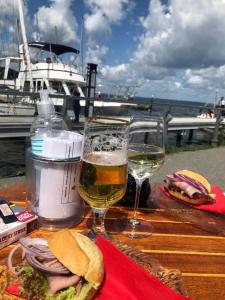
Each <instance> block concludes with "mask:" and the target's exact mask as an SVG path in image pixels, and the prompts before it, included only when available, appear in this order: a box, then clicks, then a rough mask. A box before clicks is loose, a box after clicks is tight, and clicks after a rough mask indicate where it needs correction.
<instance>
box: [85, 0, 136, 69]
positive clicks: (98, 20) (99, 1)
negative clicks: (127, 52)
mask: <svg viewBox="0 0 225 300" xmlns="http://www.w3.org/2000/svg"><path fill="white" fill-rule="evenodd" d="M84 3H85V5H86V7H87V9H88V10H89V12H88V13H86V14H85V16H84V27H85V33H86V36H87V56H88V58H89V59H93V60H95V61H96V49H98V48H100V49H102V50H104V51H101V54H103V52H104V53H105V55H106V53H107V51H105V50H106V48H107V47H106V46H105V45H104V43H105V42H106V40H107V38H108V37H109V36H110V35H111V32H112V26H113V25H118V24H120V22H121V21H122V20H123V19H124V18H125V17H126V15H127V13H128V12H129V11H130V10H131V9H132V8H133V7H134V5H133V1H129V0H84ZM107 49H108V48H107ZM100 57H101V59H102V61H100V59H99V58H100ZM104 59H105V56H104V55H100V56H99V57H98V63H99V64H102V62H103V61H104Z"/></svg>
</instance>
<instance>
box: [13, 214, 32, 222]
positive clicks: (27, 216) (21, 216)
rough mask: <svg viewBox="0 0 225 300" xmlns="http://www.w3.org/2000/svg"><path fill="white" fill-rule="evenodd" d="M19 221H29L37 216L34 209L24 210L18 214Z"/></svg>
mask: <svg viewBox="0 0 225 300" xmlns="http://www.w3.org/2000/svg"><path fill="white" fill-rule="evenodd" d="M16 217H17V219H18V221H19V222H27V221H30V220H32V219H34V218H35V214H34V213H33V212H32V211H23V212H21V213H19V214H17V215H16Z"/></svg>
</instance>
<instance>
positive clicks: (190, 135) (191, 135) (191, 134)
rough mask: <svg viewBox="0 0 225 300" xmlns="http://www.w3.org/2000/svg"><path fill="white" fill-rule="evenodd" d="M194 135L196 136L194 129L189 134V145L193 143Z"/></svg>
mask: <svg viewBox="0 0 225 300" xmlns="http://www.w3.org/2000/svg"><path fill="white" fill-rule="evenodd" d="M193 135H194V129H190V130H189V134H188V144H190V143H191V141H192V139H193Z"/></svg>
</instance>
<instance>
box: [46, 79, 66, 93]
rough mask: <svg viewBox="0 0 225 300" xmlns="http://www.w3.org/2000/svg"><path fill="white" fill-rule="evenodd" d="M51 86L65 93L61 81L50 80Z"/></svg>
mask: <svg viewBox="0 0 225 300" xmlns="http://www.w3.org/2000/svg"><path fill="white" fill-rule="evenodd" d="M49 85H50V88H51V89H52V90H54V91H55V92H57V93H59V94H65V91H64V88H63V85H62V82H61V81H49Z"/></svg>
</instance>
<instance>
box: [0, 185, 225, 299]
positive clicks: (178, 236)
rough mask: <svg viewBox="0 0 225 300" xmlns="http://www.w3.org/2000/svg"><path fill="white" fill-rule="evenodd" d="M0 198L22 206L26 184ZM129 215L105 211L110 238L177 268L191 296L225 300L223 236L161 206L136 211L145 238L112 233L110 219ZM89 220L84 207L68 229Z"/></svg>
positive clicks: (3, 192) (42, 233) (1, 253)
mask: <svg viewBox="0 0 225 300" xmlns="http://www.w3.org/2000/svg"><path fill="white" fill-rule="evenodd" d="M0 197H1V198H4V199H7V200H10V201H14V202H15V203H18V204H19V205H21V206H24V207H25V205H26V203H25V199H26V186H25V184H14V185H11V186H8V187H6V188H4V189H1V190H0ZM131 215H132V209H129V208H124V207H119V206H117V207H113V208H111V209H110V210H109V211H108V213H107V217H106V229H107V230H108V232H109V234H110V237H111V238H112V240H114V241H117V242H121V243H123V244H126V245H129V246H133V247H136V248H138V249H140V250H141V251H143V252H144V253H149V254H150V255H151V257H152V258H155V259H157V260H158V261H159V263H160V264H161V265H162V266H164V267H167V268H169V269H179V270H180V271H181V272H182V277H183V282H184V286H185V288H186V290H187V292H188V295H189V296H190V298H191V299H194V300H213V299H216V300H222V299H225V236H220V235H217V234H215V233H210V232H208V231H205V230H202V229H199V228H197V227H196V226H193V225H192V224H190V223H189V222H183V221H180V220H178V219H177V218H175V217H173V216H168V215H167V214H166V213H165V211H164V210H163V209H157V208H146V209H140V210H139V211H138V217H140V218H143V219H145V220H147V221H149V222H151V224H152V225H153V228H154V232H153V234H152V235H151V236H149V237H147V238H142V239H129V238H128V237H126V236H124V235H122V234H118V233H116V232H115V229H114V222H115V220H116V219H118V218H121V217H127V218H129V217H130V216H131ZM91 223H92V219H91V211H90V209H87V212H86V213H85V216H84V219H83V221H82V222H81V223H80V224H79V225H76V226H75V227H74V228H72V229H71V230H76V231H79V232H82V231H84V230H85V229H86V228H90V227H91ZM49 234H51V232H50V231H47V230H44V229H38V230H36V231H34V232H33V233H31V236H47V235H49ZM12 247H13V244H12V245H9V246H8V247H6V248H4V249H1V250H0V260H1V261H3V259H5V257H6V256H7V254H8V252H9V251H10V249H12Z"/></svg>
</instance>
